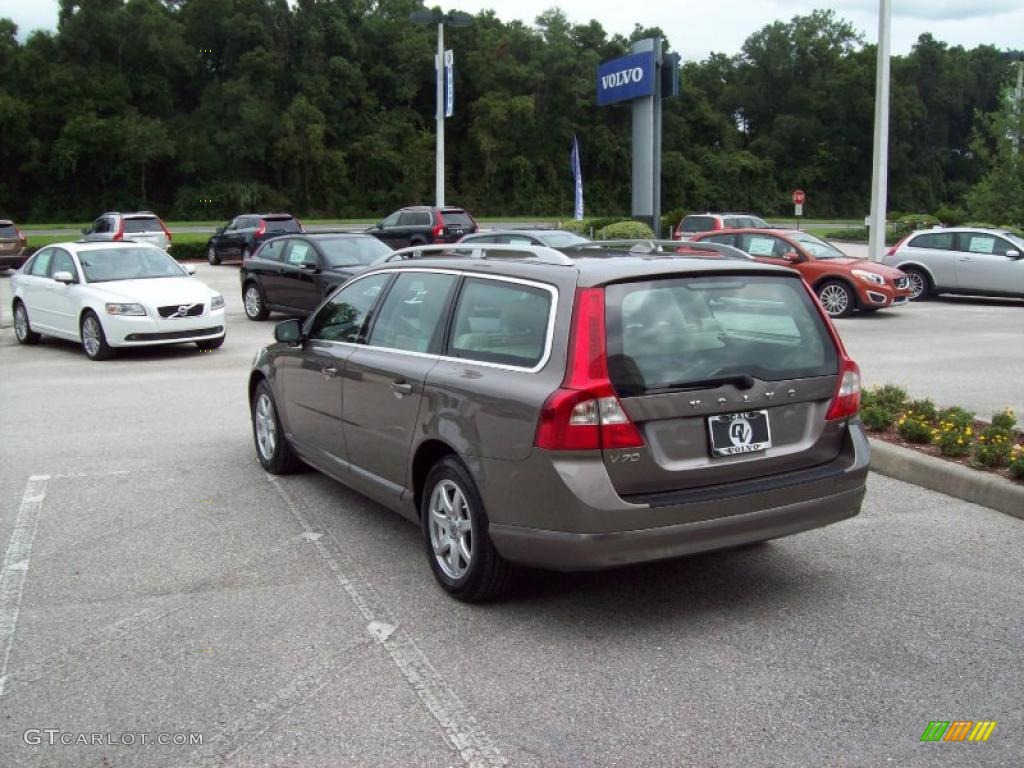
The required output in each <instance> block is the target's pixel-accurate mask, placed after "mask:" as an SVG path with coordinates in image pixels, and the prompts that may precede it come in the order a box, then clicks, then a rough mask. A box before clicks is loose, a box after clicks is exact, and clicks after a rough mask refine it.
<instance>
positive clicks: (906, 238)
mask: <svg viewBox="0 0 1024 768" xmlns="http://www.w3.org/2000/svg"><path fill="white" fill-rule="evenodd" d="M909 239H910V235H907V236H906V237H904V238H902V239H901V240H900V241H899V242H898V243H896V245H894V246H893V247H892V248H890V249H889V250H888V251H886V252H885V255H886V256H895V255H896V249H897V248H899V247H900V246H901V245H903V244H904V243H905V242H907V240H909Z"/></svg>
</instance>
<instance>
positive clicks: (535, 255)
mask: <svg viewBox="0 0 1024 768" xmlns="http://www.w3.org/2000/svg"><path fill="white" fill-rule="evenodd" d="M422 258H442V259H443V258H472V259H509V260H516V259H519V260H523V261H525V260H529V259H536V260H537V261H539V262H541V263H542V264H553V265H556V266H560V267H571V266H572V265H573V264H575V263H576V262H574V261H573V260H572V259H570V258H569V257H568V256H566V255H565V254H564V253H561V252H559V251H556V250H555V249H554V248H549V247H547V246H546V245H509V244H507V243H472V242H470V243H440V244H436V245H413V246H410V247H409V248H401V249H399V250H397V251H395V252H394V253H391V254H388V255H387V256H384V257H382V258H380V259H378V260H377V261H376V262H374V263H376V264H383V263H386V262H389V261H404V260H406V259H422Z"/></svg>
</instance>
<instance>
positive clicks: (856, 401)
mask: <svg viewBox="0 0 1024 768" xmlns="http://www.w3.org/2000/svg"><path fill="white" fill-rule="evenodd" d="M859 410H860V368H859V367H857V364H856V363H855V362H853V360H851V359H850V358H848V357H846V356H845V355H844V356H843V357H842V358H840V363H839V383H838V384H837V385H836V392H835V394H834V395H833V396H832V404H831V405H829V407H828V413H827V414H826V415H825V418H826V419H827V420H828V421H834V420H835V419H848V418H850V417H851V416H856V415H857V411H859Z"/></svg>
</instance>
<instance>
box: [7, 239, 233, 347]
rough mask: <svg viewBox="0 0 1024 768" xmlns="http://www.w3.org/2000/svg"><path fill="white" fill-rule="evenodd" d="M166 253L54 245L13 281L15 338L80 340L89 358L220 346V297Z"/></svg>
mask: <svg viewBox="0 0 1024 768" xmlns="http://www.w3.org/2000/svg"><path fill="white" fill-rule="evenodd" d="M193 271H194V270H193V269H192V268H191V267H183V266H182V265H180V264H178V263H177V262H176V261H175V260H174V259H172V258H171V257H170V256H168V255H167V254H166V253H164V251H162V250H161V249H159V248H156V247H154V246H151V245H144V244H141V243H131V242H124V243H103V242H99V243H84V242H80V243H58V244H55V245H51V246H47V247H46V248H41V249H40V250H39V251H38V252H36V253H35V254H34V255H33V256H32V258H31V259H29V260H28V261H27V262H26V263H25V265H24V266H23V267H22V268H21V269H20V270H19V271H18V272H17V273H16V274H15V275H14V277H12V278H11V289H12V292H13V294H14V299H13V306H12V307H11V310H12V312H13V314H14V333H15V336H17V338H18V341H19V342H20V343H22V344H35V343H36V342H38V341H39V336H40V334H46V335H48V336H56V337H58V338H62V339H71V340H73V341H78V342H81V344H82V349H83V350H85V354H86V355H87V356H88V357H89V358H90V359H92V360H105V359H107V358H109V357H111V356H113V354H114V350H115V348H117V347H141V346H149V345H153V344H181V343H184V342H195V344H196V345H197V346H198V347H199V348H200V349H202V350H210V349H216V348H217V347H219V346H220V345H221V344H223V343H224V334H225V330H224V297H223V296H221V295H220V294H219V293H217V292H216V291H214V290H212V289H211V288H210V287H209V286H207V285H206V284H205V283H203V282H201V281H200V280H198V279H196V278H195V277H192V273H193Z"/></svg>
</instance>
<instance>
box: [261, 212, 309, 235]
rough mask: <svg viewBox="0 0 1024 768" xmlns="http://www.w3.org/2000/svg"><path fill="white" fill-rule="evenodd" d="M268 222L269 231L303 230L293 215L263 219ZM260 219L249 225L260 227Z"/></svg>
mask: <svg viewBox="0 0 1024 768" xmlns="http://www.w3.org/2000/svg"><path fill="white" fill-rule="evenodd" d="M263 221H265V222H266V223H267V232H301V231H302V230H301V229H300V228H299V222H297V221H296V220H295V219H293V218H292V217H291V216H288V217H287V218H283V219H269V218H265V219H263ZM259 225H260V224H259V219H256V220H255V221H254V222H253V223H252V224H250V225H249V226H252V227H258V226H259Z"/></svg>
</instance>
